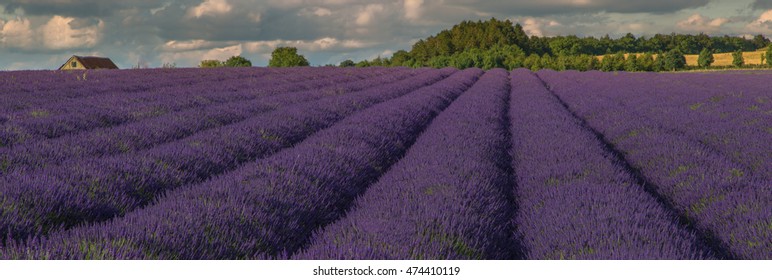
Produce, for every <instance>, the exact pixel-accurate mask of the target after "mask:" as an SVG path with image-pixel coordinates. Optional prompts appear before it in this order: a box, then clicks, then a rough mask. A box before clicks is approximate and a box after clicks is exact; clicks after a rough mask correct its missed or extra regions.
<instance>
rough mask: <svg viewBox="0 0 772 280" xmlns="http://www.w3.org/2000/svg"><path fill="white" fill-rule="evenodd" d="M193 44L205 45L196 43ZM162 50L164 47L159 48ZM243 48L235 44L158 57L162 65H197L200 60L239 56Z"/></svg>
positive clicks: (176, 52) (170, 52) (168, 53)
mask: <svg viewBox="0 0 772 280" xmlns="http://www.w3.org/2000/svg"><path fill="white" fill-rule="evenodd" d="M167 44H168V42H167ZM194 44H207V43H201V42H197V43H194ZM161 48H162V49H163V48H164V47H161ZM242 52H243V47H242V45H241V44H235V45H231V46H226V47H222V48H211V49H199V50H188V51H167V52H163V53H161V54H159V55H158V57H159V59H160V60H161V61H162V62H164V63H167V62H168V63H172V62H173V63H177V64H178V65H198V63H199V62H201V61H202V60H210V59H215V60H221V61H222V60H227V59H228V58H230V57H231V56H238V55H241V54H242Z"/></svg>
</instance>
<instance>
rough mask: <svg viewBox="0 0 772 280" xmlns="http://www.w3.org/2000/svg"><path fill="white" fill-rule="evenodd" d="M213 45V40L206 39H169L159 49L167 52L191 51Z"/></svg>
mask: <svg viewBox="0 0 772 280" xmlns="http://www.w3.org/2000/svg"><path fill="white" fill-rule="evenodd" d="M214 46H215V42H211V41H206V40H186V41H177V40H171V41H167V42H166V43H164V44H163V46H161V47H160V48H159V49H161V50H162V51H167V52H182V51H192V50H200V49H206V48H213V47H214Z"/></svg>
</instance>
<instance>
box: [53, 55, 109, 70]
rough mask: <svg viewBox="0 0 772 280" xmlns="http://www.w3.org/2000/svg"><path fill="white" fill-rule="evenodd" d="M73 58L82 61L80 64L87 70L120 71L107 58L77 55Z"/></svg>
mask: <svg viewBox="0 0 772 280" xmlns="http://www.w3.org/2000/svg"><path fill="white" fill-rule="evenodd" d="M73 57H75V59H77V60H78V61H80V63H81V64H83V67H85V68H86V69H118V66H116V65H115V63H113V61H112V60H110V59H109V58H106V57H97V56H77V55H73ZM62 66H64V65H62ZM59 69H61V67H59Z"/></svg>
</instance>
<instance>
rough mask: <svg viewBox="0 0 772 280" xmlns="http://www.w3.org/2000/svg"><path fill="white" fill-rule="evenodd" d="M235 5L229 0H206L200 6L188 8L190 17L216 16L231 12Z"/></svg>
mask: <svg viewBox="0 0 772 280" xmlns="http://www.w3.org/2000/svg"><path fill="white" fill-rule="evenodd" d="M232 9H233V6H231V5H230V4H228V1H227V0H205V1H204V2H203V3H201V4H200V5H198V6H195V7H192V8H190V9H189V10H188V17H195V18H200V17H202V16H215V15H224V14H227V13H230V11H231V10H232Z"/></svg>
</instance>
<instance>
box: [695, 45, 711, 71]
mask: <svg viewBox="0 0 772 280" xmlns="http://www.w3.org/2000/svg"><path fill="white" fill-rule="evenodd" d="M714 61H715V59H714V58H713V51H711V50H709V49H707V48H704V49H702V51H701V52H700V56H699V57H697V65H698V66H700V67H706V68H707V67H710V65H711V64H713V62H714Z"/></svg>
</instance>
